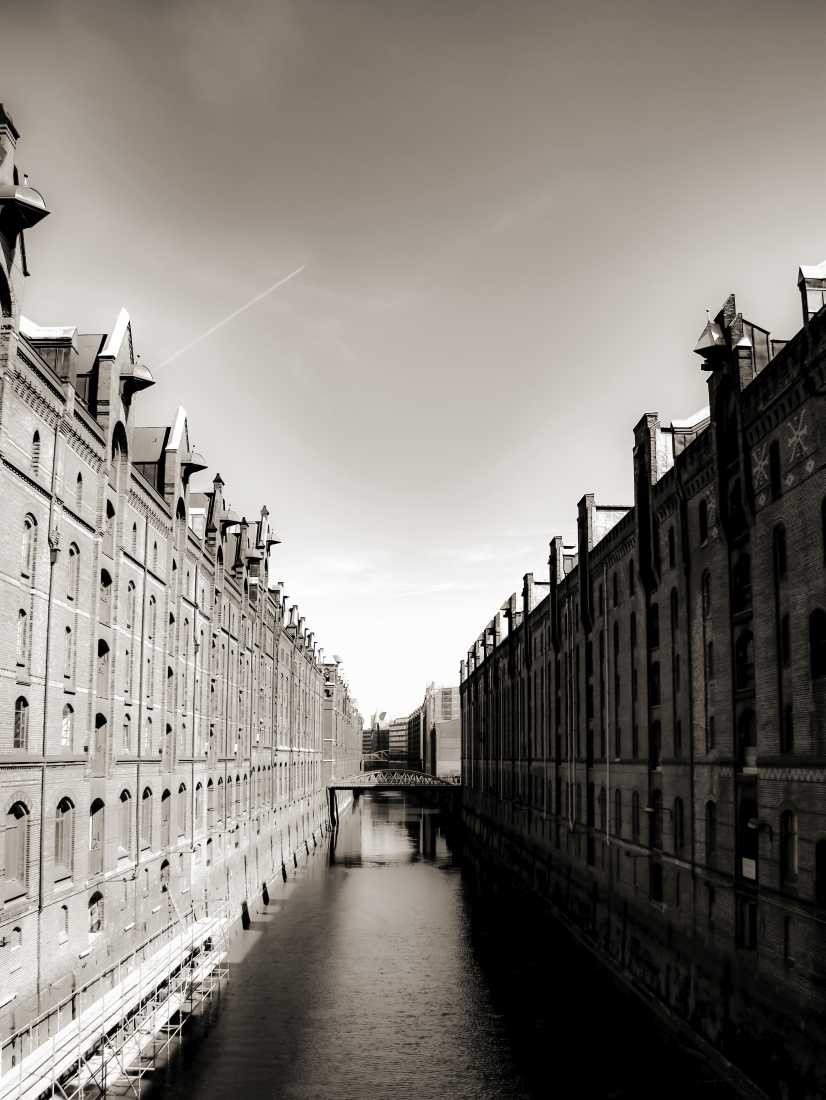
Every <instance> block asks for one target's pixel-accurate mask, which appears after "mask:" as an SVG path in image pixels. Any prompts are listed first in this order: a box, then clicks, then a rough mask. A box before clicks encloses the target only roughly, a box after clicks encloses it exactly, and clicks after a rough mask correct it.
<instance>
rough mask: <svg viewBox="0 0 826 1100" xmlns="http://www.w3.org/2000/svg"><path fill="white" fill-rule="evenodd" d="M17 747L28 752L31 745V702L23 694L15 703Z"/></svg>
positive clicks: (15, 742) (15, 740) (15, 746)
mask: <svg viewBox="0 0 826 1100" xmlns="http://www.w3.org/2000/svg"><path fill="white" fill-rule="evenodd" d="M13 747H14V748H15V749H20V750H21V751H22V752H26V751H27V750H28V747H29V703H28V700H27V699H25V698H24V697H23V696H22V695H21V696H19V697H18V699H17V700H16V701H15V704H14V744H13Z"/></svg>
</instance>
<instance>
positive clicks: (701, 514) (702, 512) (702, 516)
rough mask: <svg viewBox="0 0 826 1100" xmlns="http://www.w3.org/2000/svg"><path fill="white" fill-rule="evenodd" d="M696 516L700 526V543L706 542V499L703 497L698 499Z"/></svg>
mask: <svg viewBox="0 0 826 1100" xmlns="http://www.w3.org/2000/svg"><path fill="white" fill-rule="evenodd" d="M697 517H698V521H699V527H700V545H701V546H702V544H703V543H705V542H708V501H707V500H706V498H705V497H703V498H702V500H701V501H700V506H699V508H698V510H697Z"/></svg>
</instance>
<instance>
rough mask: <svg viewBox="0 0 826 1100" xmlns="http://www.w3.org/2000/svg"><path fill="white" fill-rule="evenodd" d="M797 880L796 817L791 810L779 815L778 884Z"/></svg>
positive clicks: (782, 884)
mask: <svg viewBox="0 0 826 1100" xmlns="http://www.w3.org/2000/svg"><path fill="white" fill-rule="evenodd" d="M796 879H797V817H796V816H795V814H794V813H793V812H792V811H791V810H784V811H783V813H782V814H781V815H780V884H781V886H784V885H786V884H788V883H791V882H794V881H796Z"/></svg>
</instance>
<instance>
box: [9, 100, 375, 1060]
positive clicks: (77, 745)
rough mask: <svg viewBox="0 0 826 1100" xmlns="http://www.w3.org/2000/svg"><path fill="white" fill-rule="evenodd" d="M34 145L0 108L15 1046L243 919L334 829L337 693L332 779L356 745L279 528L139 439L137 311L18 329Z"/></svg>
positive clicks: (157, 441)
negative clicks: (224, 923)
mask: <svg viewBox="0 0 826 1100" xmlns="http://www.w3.org/2000/svg"><path fill="white" fill-rule="evenodd" d="M17 138H18V134H17V131H16V129H15V127H14V124H13V122H12V120H11V119H10V117H9V116H8V114H7V113H6V112H5V111H4V110H3V109H2V107H0V245H2V249H0V307H1V308H2V321H1V327H0V371H2V381H1V382H0V385H1V386H2V390H0V459H2V462H0V499H2V534H0V715H2V717H1V718H0V814H2V822H1V824H2V834H0V857H2V858H0V1040H3V1039H5V1038H6V1037H7V1036H8V1035H9V1034H10V1032H12V1031H14V1030H15V1029H16V1028H20V1027H21V1026H22V1025H23V1024H25V1023H26V1022H27V1021H28V1020H29V1019H30V1018H31V1017H32V1016H33V1015H35V1014H36V1013H38V1012H42V1011H44V1010H45V1009H47V1008H48V1007H49V1006H50V1005H52V1004H54V1003H55V1002H56V1001H58V1000H60V999H61V998H63V997H66V996H67V995H69V994H71V993H72V991H73V990H74V989H75V988H76V987H78V986H79V985H81V984H83V983H84V982H86V981H87V979H88V978H89V977H90V976H91V975H93V974H94V973H95V972H96V971H98V970H100V969H101V968H103V967H105V966H107V965H110V964H111V963H112V961H113V960H116V959H117V958H119V957H121V956H124V955H126V954H127V953H128V952H130V951H133V950H134V949H135V948H136V947H137V946H138V945H140V944H141V943H143V942H144V941H146V940H147V939H148V938H149V937H151V936H152V935H153V933H155V932H156V931H157V930H158V929H159V928H160V927H161V926H163V925H165V924H168V923H169V921H170V918H171V917H172V916H173V914H172V909H173V908H174V909H176V910H177V911H178V912H181V911H186V910H191V909H192V908H193V907H198V906H204V907H206V906H208V905H209V904H212V905H213V908H214V907H215V903H218V902H221V903H225V904H228V906H229V913H230V915H231V918H232V919H237V917H238V916H239V915H240V911H241V904H242V902H246V901H247V900H248V899H249V903H250V905H252V904H253V898H254V897H260V896H261V889H262V883H265V882H266V881H267V880H268V879H271V878H272V876H273V875H274V874H280V873H281V866H282V863H283V862H286V864H287V865H288V866H290V867H291V866H292V862H293V861H292V858H291V857H292V856H293V853H295V852H296V851H297V850H299V849H300V850H301V851H304V849H305V846H306V845H305V842H306V840H307V838H308V837H309V836H310V835H311V833H312V834H313V841H314V840H315V835H318V834H319V830H320V827H321V824H322V823H323V822H324V820H325V805H326V802H325V795H324V787H323V776H322V756H323V754H322V749H323V745H322V727H323V718H324V714H325V713H326V710H327V709H329V704H330V699H331V696H333V695H334V696H335V698H334V700H333V702H334V704H335V708H336V719H337V720H336V736H335V740H334V742H333V743H332V745H331V750H333V751H334V753H335V754H336V756H335V758H334V759H333V762H332V763H331V764H330V767H332V768H333V769H334V768H335V767H336V760H337V759H339V758H340V760H341V762H342V766H345V767H350V762H351V760H352V759H353V758H354V757H356V758H357V757H358V755H359V753H360V750H361V730H362V721H361V718H360V716H359V715H358V712H357V709H356V706H355V702H354V700H352V699H351V697H350V695H349V691H348V690H347V687H346V684H344V682H343V681H342V680H341V677H340V676H339V675H338V672H337V669H335V671H331V667H330V666H329V665H325V664H324V663H323V661H322V660H321V656H320V654H319V653H318V652H317V649H316V645H315V643H314V641H313V635H312V633H310V632H308V631H307V629H306V627H305V622H304V619H303V618H301V617H299V616H298V612H297V608H296V606H295V605H292V606H288V597H287V595H286V593H285V592H284V590H283V585H281V584H280V583H279V584H275V583H274V582H272V581H271V580H270V571H269V550H270V548H271V547H272V546H273V544H274V543H275V542H277V541H278V540H277V539H276V538H275V536H274V534H273V531H272V528H271V525H270V521H269V516H268V513H267V510H266V508H264V509H262V510H261V513H260V516H259V517H258V518H256V519H254V520H252V521H247V519H246V518H244V517H243V516H239V515H238V514H236V513H235V512H233V511H232V509H231V508H230V506H229V504H228V502H227V500H226V496H225V493H224V484H223V482H222V480H221V478H220V475H218V476H216V477H215V478H214V480H213V482H212V485H211V488H210V490H209V491H208V492H196V491H194V490H193V489H192V488H191V485H190V480H191V478H192V476H193V474H195V473H197V472H198V471H201V470H203V469H204V468H205V463H204V460H203V459H202V458H201V456H200V455H199V454H198V453H197V452H196V451H195V450H194V448H193V445H192V441H191V437H190V431H189V425H188V422H187V418H186V414H185V413H184V411H183V410H182V409H179V410H178V413H177V416H176V418H175V420H174V423H173V424H171V425H169V426H163V427H141V426H138V425H137V424H136V423H135V415H134V403H135V399H136V397H137V396H138V395H139V394H140V391H141V390H143V389H145V388H146V387H147V386H150V385H151V384H152V377H151V374H150V373H149V371H148V370H147V369H146V367H144V366H143V365H141V364H140V362H139V361H138V360H136V358H135V355H134V352H133V345H132V330H131V325H130V321H129V317H128V315H127V314H126V312H125V311H121V314H120V316H119V317H118V318H117V322H116V324H115V326H114V328H113V329H112V331H111V332H109V333H108V334H94V335H85V334H80V333H78V332H77V330H76V329H75V328H73V327H61V328H54V327H52V328H42V327H39V326H37V325H35V324H33V323H32V322H30V321H27V320H26V319H25V318H23V317H21V314H20V292H21V287H22V283H23V278H24V276H25V275H26V274H27V272H26V270H25V251H24V248H23V232H24V231H25V230H28V229H31V228H33V227H34V226H35V225H36V223H37V222H38V221H40V220H41V219H42V218H43V217H44V216H45V215H46V213H47V211H46V208H45V204H44V201H43V199H42V197H41V196H40V195H39V193H38V192H36V191H34V190H33V189H32V188H29V187H28V186H26V185H20V183H19V179H18V174H17V170H16V168H15V167H14V154H15V146H16V142H17ZM331 681H332V682H334V685H335V690H334V691H333V689H332V687H331ZM308 850H309V849H308ZM164 895H166V896H164ZM14 1058H15V1051H14V1046H13V1043H11V1044H10V1045H4V1046H3V1065H2V1067H0V1070H5V1069H7V1068H8V1066H9V1064H10V1063H11V1061H12V1060H13V1059H14Z"/></svg>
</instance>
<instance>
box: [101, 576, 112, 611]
mask: <svg viewBox="0 0 826 1100" xmlns="http://www.w3.org/2000/svg"><path fill="white" fill-rule="evenodd" d="M100 602H101V607H102V610H101V616H105V621H107V622H108V618H109V608H110V606H111V603H112V576H111V574H110V573H109V570H108V569H101V571H100Z"/></svg>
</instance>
